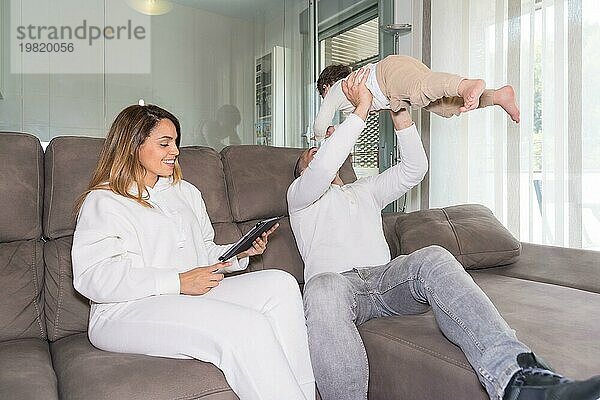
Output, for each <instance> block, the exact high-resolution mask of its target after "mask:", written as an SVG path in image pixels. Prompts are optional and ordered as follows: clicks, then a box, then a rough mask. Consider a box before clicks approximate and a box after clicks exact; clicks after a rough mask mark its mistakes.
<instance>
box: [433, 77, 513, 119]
mask: <svg viewBox="0 0 600 400" xmlns="http://www.w3.org/2000/svg"><path fill="white" fill-rule="evenodd" d="M496 105H497V106H500V107H502V109H503V110H504V111H506V113H507V114H508V115H509V116H510V118H511V119H512V120H513V121H515V122H517V123H518V122H519V121H520V120H521V116H520V111H519V107H518V106H517V103H516V101H515V91H514V89H513V88H512V86H510V85H507V86H503V87H501V88H499V89H495V90H490V89H488V90H484V91H483V93H482V94H481V96H480V98H479V104H478V106H477V108H485V107H488V106H496ZM424 108H425V109H426V110H427V111H429V112H432V113H435V114H437V115H439V116H441V117H445V118H450V117H452V116H453V115H460V114H461V113H462V112H463V108H464V100H463V98H462V97H459V96H454V97H443V98H441V99H439V100H436V101H434V102H432V103H430V104H429V105H428V106H427V107H424Z"/></svg>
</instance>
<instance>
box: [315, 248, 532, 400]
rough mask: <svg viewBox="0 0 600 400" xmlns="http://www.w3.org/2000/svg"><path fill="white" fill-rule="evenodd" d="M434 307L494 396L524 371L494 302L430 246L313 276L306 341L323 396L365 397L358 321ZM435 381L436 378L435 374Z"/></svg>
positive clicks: (334, 399)
mask: <svg viewBox="0 0 600 400" xmlns="http://www.w3.org/2000/svg"><path fill="white" fill-rule="evenodd" d="M430 305H431V308H432V309H433V314H434V316H435V319H436V321H437V323H438V325H439V327H440V329H441V330H442V332H443V333H444V335H445V336H446V337H447V338H448V339H450V341H452V342H453V343H454V344H456V345H458V346H459V347H460V348H461V349H462V351H463V352H464V354H465V356H466V357H467V359H468V361H469V363H470V364H471V366H472V367H473V369H474V370H475V372H476V373H477V376H478V377H479V380H480V381H481V383H482V384H483V386H484V387H485V389H486V391H487V392H488V394H489V396H490V398H491V399H498V398H502V395H503V393H504V388H505V386H506V385H507V384H508V381H509V380H510V378H511V377H512V375H513V374H514V373H515V372H516V371H518V370H519V366H518V364H517V355H518V354H520V353H527V352H530V350H529V348H527V347H526V346H525V345H523V344H522V343H521V342H519V341H518V340H517V338H516V336H515V332H514V330H512V329H511V328H510V327H509V326H508V324H507V323H506V321H504V319H503V318H502V317H501V316H500V314H499V313H498V311H497V310H496V308H495V307H494V305H493V304H492V302H491V301H490V300H489V299H488V297H487V296H486V295H485V293H483V291H482V290H481V289H480V288H479V286H477V284H475V282H474V281H473V279H472V278H471V276H470V275H469V274H467V273H466V272H465V270H464V269H463V267H462V265H461V264H460V263H459V262H458V261H456V259H455V258H454V256H452V254H450V253H449V252H448V251H447V250H445V249H444V248H442V247H439V246H430V247H426V248H424V249H421V250H418V251H415V252H414V253H412V254H409V255H407V256H400V257H397V258H395V259H394V260H392V261H390V262H389V263H387V264H385V265H380V266H375V267H366V268H355V269H353V270H351V271H347V272H344V273H341V274H339V273H329V272H328V273H322V274H318V275H315V276H314V277H312V278H311V279H310V280H309V281H308V282H307V283H306V286H305V290H304V309H305V315H306V320H307V326H308V345H309V349H310V356H311V360H312V365H313V369H314V372H315V378H316V382H317V387H318V389H319V392H320V394H321V396H322V398H323V400H363V399H366V398H367V391H368V380H369V367H368V360H367V353H366V351H365V348H364V345H363V342H362V339H361V337H360V335H359V333H358V329H357V325H360V324H362V323H364V322H366V321H368V320H370V319H372V318H377V317H387V316H392V315H410V314H420V313H424V312H425V311H427V310H428V309H429V308H430ZM431 379H432V380H435V379H436V377H435V376H431Z"/></svg>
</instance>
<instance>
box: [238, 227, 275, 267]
mask: <svg viewBox="0 0 600 400" xmlns="http://www.w3.org/2000/svg"><path fill="white" fill-rule="evenodd" d="M277 228H279V223H276V224H275V225H273V227H272V228H271V229H269V230H268V231H266V232H264V233H263V234H262V235H260V236H259V237H257V238H256V240H255V241H254V242H252V247H250V248H249V249H248V250H246V251H243V252H241V253H240V254H238V255H237V256H236V257H237V258H238V260H239V259H240V258H244V257H250V256H256V255H259V254H262V253H264V252H265V250H266V248H267V241H268V240H267V238H268V237H269V235H270V234H271V233H273V232H275V229H277Z"/></svg>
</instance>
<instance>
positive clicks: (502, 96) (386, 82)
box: [313, 55, 520, 141]
mask: <svg viewBox="0 0 600 400" xmlns="http://www.w3.org/2000/svg"><path fill="white" fill-rule="evenodd" d="M364 68H367V69H368V70H369V75H368V77H367V82H366V85H367V87H368V88H369V90H370V91H371V93H372V94H373V102H372V104H371V111H373V112H374V111H380V110H387V109H390V110H392V111H395V112H397V111H399V110H400V109H402V108H406V109H408V107H409V106H413V107H419V108H423V109H425V110H427V111H430V112H433V113H436V114H437V115H440V116H442V117H446V118H449V117H451V116H453V115H459V114H460V113H463V112H467V111H471V110H474V109H476V108H483V107H487V106H492V105H499V106H500V107H502V108H503V109H504V111H506V113H507V114H508V115H509V116H510V118H511V119H512V120H513V121H515V122H517V123H518V122H519V120H520V113H519V108H518V107H517V104H516V102H515V91H514V90H513V88H512V86H509V85H507V86H503V87H501V88H499V89H495V90H486V89H485V81H483V80H482V79H466V78H463V77H461V76H458V75H454V74H448V73H445V72H433V71H431V70H430V69H429V68H428V67H427V66H426V65H425V64H423V63H422V62H420V61H419V60H417V59H415V58H412V57H409V56H400V55H391V56H387V57H386V58H384V59H383V60H381V61H379V62H378V63H375V64H368V65H366V66H365V67H364ZM350 72H352V70H351V69H350V67H348V66H344V65H330V66H329V67H327V68H325V69H324V70H323V72H321V74H320V75H319V79H318V80H317V87H318V89H319V93H320V94H321V97H323V103H322V104H321V108H320V109H319V113H318V114H317V117H316V118H315V123H314V127H313V130H314V134H315V139H316V140H317V141H320V140H323V139H324V138H325V137H328V136H329V135H330V134H331V133H332V132H333V130H334V127H333V126H331V120H332V119H333V117H334V115H335V113H336V111H338V110H340V111H342V112H344V113H350V112H352V111H354V107H353V106H352V104H351V103H350V102H349V101H348V99H347V98H346V96H345V95H344V93H343V92H342V85H341V82H342V80H343V78H345V77H347V76H348V75H349V74H350Z"/></svg>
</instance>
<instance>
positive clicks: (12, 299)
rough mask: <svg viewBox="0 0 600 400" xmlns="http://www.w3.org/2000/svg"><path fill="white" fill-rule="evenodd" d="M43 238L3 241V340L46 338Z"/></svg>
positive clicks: (0, 308)
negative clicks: (43, 289)
mask: <svg viewBox="0 0 600 400" xmlns="http://www.w3.org/2000/svg"><path fill="white" fill-rule="evenodd" d="M43 285H44V263H43V260H42V242H41V241H40V240H36V239H33V240H29V241H18V242H11V243H0V341H2V340H10V339H18V338H37V339H46V325H45V323H44V296H43V292H42V287H43Z"/></svg>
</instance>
